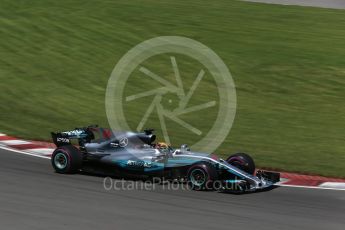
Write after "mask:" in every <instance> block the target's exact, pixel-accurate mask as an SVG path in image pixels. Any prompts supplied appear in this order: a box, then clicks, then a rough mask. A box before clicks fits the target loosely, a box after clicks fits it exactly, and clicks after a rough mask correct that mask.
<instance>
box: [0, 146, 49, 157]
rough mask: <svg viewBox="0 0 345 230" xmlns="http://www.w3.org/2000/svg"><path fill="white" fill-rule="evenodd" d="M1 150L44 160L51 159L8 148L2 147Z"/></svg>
mask: <svg viewBox="0 0 345 230" xmlns="http://www.w3.org/2000/svg"><path fill="white" fill-rule="evenodd" d="M0 149H4V150H7V151H11V152H15V153H20V154H24V155H28V156H33V157H39V158H44V159H49V160H50V157H47V156H40V155H37V154H33V153H28V152H24V151H20V150H15V149H12V148H8V147H5V146H0Z"/></svg>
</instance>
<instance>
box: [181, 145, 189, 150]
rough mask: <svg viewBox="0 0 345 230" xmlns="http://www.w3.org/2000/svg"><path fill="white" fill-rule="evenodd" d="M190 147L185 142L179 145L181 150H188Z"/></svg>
mask: <svg viewBox="0 0 345 230" xmlns="http://www.w3.org/2000/svg"><path fill="white" fill-rule="evenodd" d="M189 151H190V148H189V146H188V145H187V144H183V145H181V152H189Z"/></svg>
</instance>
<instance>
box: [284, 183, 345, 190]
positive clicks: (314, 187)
mask: <svg viewBox="0 0 345 230" xmlns="http://www.w3.org/2000/svg"><path fill="white" fill-rule="evenodd" d="M278 186H280V187H291V188H308V189H323V190H336V191H345V188H328V187H316V186H303V185H290V184H279V185H278Z"/></svg>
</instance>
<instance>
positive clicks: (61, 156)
mask: <svg viewBox="0 0 345 230" xmlns="http://www.w3.org/2000/svg"><path fill="white" fill-rule="evenodd" d="M82 162H83V156H82V154H81V152H80V151H79V150H78V149H77V148H76V147H74V146H72V145H65V146H61V147H59V148H57V149H55V151H54V152H53V155H52V158H51V163H52V165H53V167H54V169H55V171H56V172H57V173H68V174H70V173H76V172H78V171H79V170H80V169H81V167H82Z"/></svg>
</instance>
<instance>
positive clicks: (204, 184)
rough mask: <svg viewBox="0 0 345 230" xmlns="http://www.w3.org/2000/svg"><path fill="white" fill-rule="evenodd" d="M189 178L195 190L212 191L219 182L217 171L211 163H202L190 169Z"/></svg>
mask: <svg viewBox="0 0 345 230" xmlns="http://www.w3.org/2000/svg"><path fill="white" fill-rule="evenodd" d="M187 178H188V182H189V184H190V186H191V188H192V189H193V190H212V189H214V186H213V185H214V183H215V182H216V180H217V171H216V169H215V168H214V167H213V166H212V165H211V164H210V163H208V162H201V163H197V164H194V165H192V166H191V167H190V168H189V170H188V173H187Z"/></svg>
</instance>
